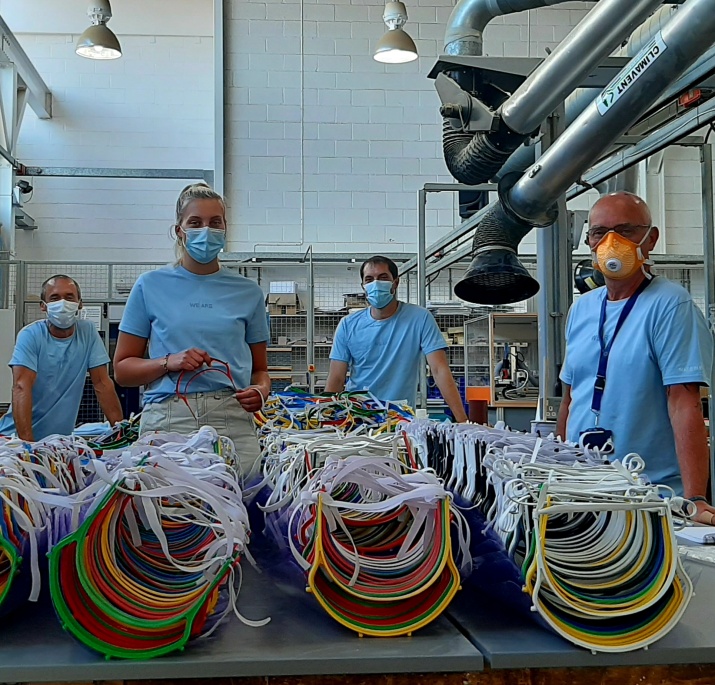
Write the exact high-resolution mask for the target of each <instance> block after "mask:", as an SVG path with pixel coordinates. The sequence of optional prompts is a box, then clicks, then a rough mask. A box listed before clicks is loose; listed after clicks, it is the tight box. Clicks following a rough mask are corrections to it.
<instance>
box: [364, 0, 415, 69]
mask: <svg viewBox="0 0 715 685" xmlns="http://www.w3.org/2000/svg"><path fill="white" fill-rule="evenodd" d="M382 18H383V20H384V22H385V25H386V26H387V28H388V29H389V30H388V31H387V33H386V34H385V35H384V36H383V37H382V38H380V40H379V41H378V42H377V46H376V48H375V54H374V55H373V57H374V58H375V59H376V60H377V61H378V62H383V63H386V64H404V63H405V62H412V61H413V60H416V59H417V46H416V45H415V41H413V40H412V38H410V35H409V34H408V33H406V32H405V31H404V30H403V28H402V27H403V26H404V25H405V23H406V22H407V8H406V7H405V5H404V3H402V2H388V3H386V4H385V12H384V14H383V15H382Z"/></svg>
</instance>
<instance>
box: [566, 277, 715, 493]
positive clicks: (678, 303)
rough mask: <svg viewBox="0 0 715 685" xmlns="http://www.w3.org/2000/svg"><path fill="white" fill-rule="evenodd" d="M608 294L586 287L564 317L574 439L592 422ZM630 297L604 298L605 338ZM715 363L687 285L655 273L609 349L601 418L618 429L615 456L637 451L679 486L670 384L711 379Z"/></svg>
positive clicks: (652, 472) (657, 479)
mask: <svg viewBox="0 0 715 685" xmlns="http://www.w3.org/2000/svg"><path fill="white" fill-rule="evenodd" d="M604 297H606V288H605V287H603V288H598V289H597V290H594V291H591V292H590V293H587V294H585V295H582V296H581V297H580V298H579V299H578V300H577V301H576V302H575V303H574V305H573V307H572V308H571V311H570V313H569V318H568V322H567V324H566V360H565V362H564V367H563V369H562V371H561V379H562V380H563V381H564V383H567V384H568V385H570V386H571V407H570V409H569V418H568V426H567V437H568V439H569V440H572V441H574V442H578V439H579V434H580V433H581V431H583V430H586V429H588V428H592V427H593V425H594V415H593V413H592V412H591V401H592V399H593V384H594V381H595V378H596V372H597V369H598V360H599V356H600V346H599V341H598V325H599V319H600V314H601V303H602V302H603V298H604ZM626 302H627V300H619V301H617V302H609V303H607V305H606V307H607V309H606V325H605V327H604V332H605V339H606V342H608V340H610V338H611V336H612V335H613V331H614V329H615V327H616V322H617V321H618V317H619V316H620V314H621V311H622V310H623V307H624V306H625V304H626ZM712 364H713V339H712V335H711V334H710V331H709V330H708V327H707V324H706V322H705V318H704V317H703V315H702V313H701V312H700V310H699V309H698V308H697V306H696V305H695V304H694V303H693V300H692V298H691V297H690V295H689V294H688V292H687V291H686V290H685V289H684V288H682V287H681V286H679V285H677V284H675V283H672V282H671V281H668V280H667V279H665V278H663V277H662V276H658V277H657V278H655V279H654V280H653V282H652V283H651V284H650V285H648V287H647V288H646V289H645V290H644V291H643V292H642V293H641V295H640V297H639V298H638V300H637V301H636V303H635V306H634V307H633V309H632V311H631V313H630V315H629V316H628V318H627V319H626V321H625V323H624V324H623V327H622V328H621V330H620V332H619V333H618V335H617V336H616V339H615V341H614V342H613V347H612V349H611V352H610V354H609V361H608V370H607V372H606V389H605V392H604V394H603V404H602V406H601V418H600V422H599V425H600V426H601V427H602V428H607V429H609V430H611V431H613V440H614V445H615V454H614V457H615V458H618V459H620V458H623V457H624V456H625V455H627V454H628V453H630V452H636V453H638V454H640V455H641V457H643V459H645V462H646V473H647V474H648V476H649V477H650V479H651V481H652V482H654V483H664V484H666V485H669V486H671V487H672V488H674V489H675V490H676V492H678V493H682V482H681V480H680V471H679V468H678V461H677V456H676V452H675V438H674V435H673V428H672V426H671V423H670V416H669V415H668V400H667V395H666V390H665V387H666V386H669V385H679V384H683V383H699V384H705V385H707V384H709V383H710V372H711V368H712Z"/></svg>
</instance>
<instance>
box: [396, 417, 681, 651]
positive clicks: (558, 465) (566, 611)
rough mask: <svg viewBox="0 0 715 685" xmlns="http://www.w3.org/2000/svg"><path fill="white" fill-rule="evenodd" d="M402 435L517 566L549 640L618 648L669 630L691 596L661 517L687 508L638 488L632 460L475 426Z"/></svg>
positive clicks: (662, 491)
mask: <svg viewBox="0 0 715 685" xmlns="http://www.w3.org/2000/svg"><path fill="white" fill-rule="evenodd" d="M407 432H408V435H409V436H410V438H411V440H412V441H413V444H414V448H415V453H416V454H417V455H418V458H419V459H420V461H421V462H422V464H423V465H424V466H429V467H432V468H434V469H435V470H436V471H437V472H438V474H440V475H441V476H442V477H443V478H444V479H445V480H446V481H447V484H448V487H449V489H451V490H452V491H453V492H455V493H456V494H457V495H459V496H461V498H463V499H466V500H467V502H469V503H471V504H472V505H476V506H477V507H478V508H479V509H480V511H481V512H482V513H483V515H484V517H485V520H486V525H487V527H488V528H491V529H493V531H494V532H495V533H496V534H497V535H498V536H499V538H501V540H502V541H503V543H504V544H505V547H506V550H507V551H508V554H509V557H510V558H511V560H512V561H513V563H514V564H516V565H518V566H519V567H520V569H521V573H522V580H523V583H524V586H523V588H524V590H525V591H526V592H527V593H528V594H529V596H530V597H531V601H532V610H533V611H535V612H538V614H539V616H540V617H541V618H542V619H543V621H544V622H545V623H546V624H548V625H549V626H550V627H551V628H552V629H553V630H555V631H556V632H557V633H558V634H559V635H562V636H563V637H565V638H566V639H568V640H570V641H571V642H572V643H574V644H577V645H580V646H583V647H586V648H588V649H591V650H593V651H601V652H626V651H631V650H636V649H640V648H646V647H648V645H650V644H652V643H654V642H655V641H657V640H659V639H660V638H662V637H663V636H664V635H666V634H667V633H668V632H669V631H670V630H672V628H673V627H674V626H675V625H676V624H677V622H678V620H679V619H680V618H681V616H682V615H683V613H684V611H685V609H686V608H687V605H688V602H689V600H690V598H691V596H692V592H693V589H692V583H691V581H690V579H689V578H688V576H687V574H686V572H685V570H684V569H683V566H682V564H681V561H680V558H679V556H678V551H677V544H676V540H675V534H674V530H675V524H674V520H673V514H677V516H678V517H682V516H683V514H684V513H685V514H688V513H689V514H693V513H694V506H693V505H692V503H690V502H687V501H684V500H683V499H682V498H680V497H675V496H674V495H673V493H672V491H670V490H669V489H668V488H665V487H663V486H658V485H652V484H650V483H649V482H648V480H647V478H646V477H645V476H644V468H645V463H644V461H643V459H641V458H640V457H639V456H638V455H629V456H628V457H626V458H625V459H624V460H623V461H622V462H618V461H614V462H613V463H609V462H608V461H606V459H605V457H604V456H603V455H601V454H599V453H598V452H594V451H590V452H584V451H583V450H582V449H581V448H579V447H577V446H574V445H568V444H564V443H561V442H559V441H557V440H554V439H541V438H539V437H537V436H534V435H526V434H522V433H512V432H510V431H508V430H504V429H501V428H496V429H492V428H487V427H484V426H469V425H466V426H453V425H452V426H450V425H444V424H442V425H439V424H431V423H429V422H415V423H413V424H412V425H411V426H409V427H408V428H407ZM473 532H474V531H473Z"/></svg>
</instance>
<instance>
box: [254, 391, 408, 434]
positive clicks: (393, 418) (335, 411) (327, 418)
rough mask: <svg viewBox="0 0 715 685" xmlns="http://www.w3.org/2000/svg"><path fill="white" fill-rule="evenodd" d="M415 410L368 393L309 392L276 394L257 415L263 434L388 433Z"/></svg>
mask: <svg viewBox="0 0 715 685" xmlns="http://www.w3.org/2000/svg"><path fill="white" fill-rule="evenodd" d="M413 416H414V414H413V412H412V410H411V409H410V408H409V407H408V406H406V405H401V404H396V403H394V402H381V401H380V400H378V399H377V398H375V397H374V396H373V395H371V394H370V393H367V392H344V393H340V394H338V395H332V394H329V393H325V394H322V395H309V394H307V393H300V392H283V393H275V394H272V395H271V396H270V398H269V399H268V400H267V401H266V404H265V406H264V407H263V409H262V410H261V411H260V412H257V413H256V414H255V423H256V427H257V428H258V431H259V435H260V436H261V437H264V436H267V435H270V434H272V433H274V432H275V431H307V430H325V429H327V430H332V431H339V432H341V433H347V432H353V431H356V430H359V429H367V430H370V431H371V432H373V434H374V433H375V432H379V433H382V432H389V431H390V430H393V429H394V428H395V426H397V425H398V424H399V423H400V422H402V421H410V420H411V419H412V418H413Z"/></svg>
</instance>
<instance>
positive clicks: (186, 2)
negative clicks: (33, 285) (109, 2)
mask: <svg viewBox="0 0 715 685" xmlns="http://www.w3.org/2000/svg"><path fill="white" fill-rule="evenodd" d="M20 5H22V9H21V8H20ZM29 5H31V6H32V7H28V3H17V2H15V0H10V1H8V0H0V13H2V16H3V18H5V20H6V21H7V22H8V24H9V26H10V27H11V28H12V29H13V30H14V31H15V32H16V33H17V36H18V39H19V40H20V42H21V43H22V45H23V47H24V48H25V50H26V52H27V53H28V55H29V56H30V58H31V59H32V61H33V63H34V64H35V66H36V67H37V69H38V70H39V72H40V74H41V75H42V76H43V78H44V79H45V81H46V83H47V84H48V86H49V87H50V89H51V90H52V93H53V97H54V114H55V116H54V117H53V118H52V119H51V120H46V121H45V120H39V119H37V117H36V116H35V115H34V113H33V112H32V111H31V110H29V108H28V111H27V114H26V116H25V121H24V123H23V127H22V129H21V134H20V140H19V146H18V147H19V149H18V157H19V158H20V160H21V161H22V162H23V163H24V164H26V165H38V166H70V167H78V166H88V167H129V168H134V167H136V168H206V169H213V167H214V160H213V155H214V153H213V150H214V131H213V126H214V115H213V107H214V101H213V84H214V79H213V73H214V72H213V62H214V55H213V36H212V33H213V18H212V17H213V14H212V7H213V3H212V0H193V1H190V0H152V3H151V8H148V7H147V5H146V3H145V2H143V1H142V0H123V2H115V3H113V10H114V15H115V16H114V18H113V19H112V22H111V24H110V26H111V27H112V28H113V29H114V30H115V31H116V32H117V34H118V35H119V38H120V41H121V44H122V48H123V51H124V56H123V57H122V58H121V59H119V60H115V61H111V62H95V61H92V60H87V59H83V58H80V57H78V56H77V55H75V53H74V46H75V42H76V40H77V38H78V35H79V33H80V32H81V31H82V30H84V28H85V26H87V25H88V19H87V17H86V15H85V10H86V6H85V4H84V3H76V2H68V1H66V0H61V1H60V0H32V1H31V2H30V3H29ZM191 17H193V19H192V18H191ZM148 31H151V32H152V33H150V34H148V35H147V32H148ZM29 180H30V181H31V182H32V184H33V186H34V187H35V192H34V196H33V198H32V200H31V201H30V202H28V203H27V204H26V207H25V209H26V210H27V211H28V213H29V214H31V215H32V216H33V217H34V218H35V219H37V221H38V224H39V226H40V227H39V229H38V230H37V231H33V232H25V231H17V233H16V252H17V255H18V257H19V258H21V259H26V260H35V259H38V260H49V259H53V260H87V261H93V260H97V261H104V260H114V261H152V260H159V261H161V260H164V259H166V260H168V259H170V258H171V255H172V254H173V252H172V242H171V241H170V240H169V237H168V230H169V226H170V225H171V223H172V215H173V205H174V203H175V201H176V196H177V194H178V191H179V190H180V189H181V188H182V187H183V186H184V185H185V184H186V183H188V181H144V180H141V181H138V180H130V181H122V180H109V179H85V178H55V179H52V178H33V179H29Z"/></svg>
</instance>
